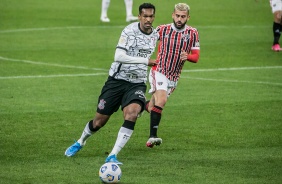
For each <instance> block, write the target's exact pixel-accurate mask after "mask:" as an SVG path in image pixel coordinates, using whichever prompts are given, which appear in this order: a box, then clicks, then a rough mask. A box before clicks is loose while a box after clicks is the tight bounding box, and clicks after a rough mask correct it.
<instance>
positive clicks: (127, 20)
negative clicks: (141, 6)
mask: <svg viewBox="0 0 282 184" xmlns="http://www.w3.org/2000/svg"><path fill="white" fill-rule="evenodd" d="M136 20H138V17H135V16H133V15H131V16H128V17H126V22H133V21H136Z"/></svg>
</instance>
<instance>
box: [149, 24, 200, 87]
mask: <svg viewBox="0 0 282 184" xmlns="http://www.w3.org/2000/svg"><path fill="white" fill-rule="evenodd" d="M156 30H157V31H158V33H159V45H158V54H157V59H156V61H157V62H158V64H157V65H156V66H154V67H152V69H153V70H156V71H158V72H160V73H162V74H164V75H165V76H166V77H167V78H168V79H169V80H171V81H175V82H176V81H178V79H179V77H180V74H181V70H182V68H183V66H184V63H185V61H180V53H181V51H182V50H184V51H186V52H187V53H190V51H191V50H199V49H200V40H199V33H198V31H197V29H195V28H193V27H191V26H188V25H186V26H185V27H184V28H183V29H181V30H178V29H176V27H175V26H174V24H173V23H172V24H165V25H160V26H158V27H157V28H156Z"/></svg>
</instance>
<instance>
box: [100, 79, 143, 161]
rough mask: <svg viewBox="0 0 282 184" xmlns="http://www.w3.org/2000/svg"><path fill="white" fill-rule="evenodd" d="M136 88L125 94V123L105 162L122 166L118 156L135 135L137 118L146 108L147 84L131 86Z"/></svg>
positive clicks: (123, 104)
mask: <svg viewBox="0 0 282 184" xmlns="http://www.w3.org/2000/svg"><path fill="white" fill-rule="evenodd" d="M132 85H134V86H135V87H134V88H132V87H128V89H129V90H128V91H127V92H126V93H125V94H124V96H123V99H122V103H121V106H122V110H123V116H124V122H123V124H122V126H121V128H120V130H119V132H118V136H117V139H116V142H115V144H114V147H113V149H112V151H111V153H110V154H109V156H108V157H107V158H106V161H105V162H115V163H117V164H122V163H121V162H119V161H118V160H117V158H116V157H117V155H118V153H119V152H120V151H121V149H122V148H123V147H124V146H125V145H126V143H127V142H128V141H129V139H130V137H131V135H132V134H133V131H134V127H135V123H136V120H137V116H138V114H139V113H140V112H142V111H143V109H144V106H145V94H144V93H145V91H146V85H145V84H130V86H132Z"/></svg>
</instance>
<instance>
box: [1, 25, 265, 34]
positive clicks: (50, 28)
mask: <svg viewBox="0 0 282 184" xmlns="http://www.w3.org/2000/svg"><path fill="white" fill-rule="evenodd" d="M125 26H126V25H116V26H114V25H108V26H67V27H45V28H24V29H10V30H0V33H17V32H29V31H49V30H61V29H93V28H98V29H112V28H124V27H125ZM195 27H196V28H197V29H234V28H237V29H253V28H268V27H269V26H267V25H257V26H256V25H242V26H224V25H211V26H195Z"/></svg>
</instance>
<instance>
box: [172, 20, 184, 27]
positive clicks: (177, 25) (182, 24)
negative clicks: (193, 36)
mask: <svg viewBox="0 0 282 184" xmlns="http://www.w3.org/2000/svg"><path fill="white" fill-rule="evenodd" d="M179 23H180V25H179V24H177V23H176V22H175V21H174V19H173V24H174V26H175V27H176V28H177V29H182V28H184V26H185V25H186V23H187V20H186V21H185V22H184V23H182V22H180V21H179Z"/></svg>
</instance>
